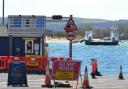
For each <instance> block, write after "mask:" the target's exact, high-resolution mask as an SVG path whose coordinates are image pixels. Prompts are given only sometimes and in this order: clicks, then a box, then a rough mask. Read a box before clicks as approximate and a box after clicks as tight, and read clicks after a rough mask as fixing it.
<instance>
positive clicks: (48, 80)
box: [45, 65, 51, 85]
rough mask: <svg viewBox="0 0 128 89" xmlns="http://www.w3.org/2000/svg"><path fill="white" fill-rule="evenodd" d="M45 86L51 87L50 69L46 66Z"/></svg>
mask: <svg viewBox="0 0 128 89" xmlns="http://www.w3.org/2000/svg"><path fill="white" fill-rule="evenodd" d="M45 85H51V77H50V69H49V66H48V65H47V66H46V74H45Z"/></svg>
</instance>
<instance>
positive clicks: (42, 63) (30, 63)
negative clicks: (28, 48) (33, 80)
mask: <svg viewBox="0 0 128 89" xmlns="http://www.w3.org/2000/svg"><path fill="white" fill-rule="evenodd" d="M24 61H25V64H26V69H27V71H28V72H42V71H45V69H46V65H47V59H46V58H30V57H25V59H24Z"/></svg>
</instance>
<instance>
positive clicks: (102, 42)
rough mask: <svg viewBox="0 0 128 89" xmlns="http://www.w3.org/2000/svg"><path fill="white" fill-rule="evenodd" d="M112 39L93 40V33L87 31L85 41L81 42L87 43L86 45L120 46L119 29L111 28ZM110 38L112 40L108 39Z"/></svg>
mask: <svg viewBox="0 0 128 89" xmlns="http://www.w3.org/2000/svg"><path fill="white" fill-rule="evenodd" d="M111 29H112V30H111V37H105V39H103V40H102V39H93V37H92V35H93V32H92V31H86V33H85V37H84V40H82V41H81V42H85V45H118V44H119V35H118V32H117V29H118V28H117V27H115V26H114V27H112V28H111ZM108 38H110V39H108Z"/></svg>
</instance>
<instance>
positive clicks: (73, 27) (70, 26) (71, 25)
mask: <svg viewBox="0 0 128 89" xmlns="http://www.w3.org/2000/svg"><path fill="white" fill-rule="evenodd" d="M72 18H73V17H72V15H71V16H70V18H69V20H68V21H67V24H66V26H65V27H64V30H66V31H72V30H77V27H76V25H75V23H74V21H73V19H72Z"/></svg>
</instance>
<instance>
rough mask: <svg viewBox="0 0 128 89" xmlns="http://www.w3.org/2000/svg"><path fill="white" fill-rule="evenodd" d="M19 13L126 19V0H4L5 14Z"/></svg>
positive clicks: (127, 17)
mask: <svg viewBox="0 0 128 89" xmlns="http://www.w3.org/2000/svg"><path fill="white" fill-rule="evenodd" d="M1 5H2V0H0V6H1ZM0 12H2V9H0ZM19 14H21V15H46V16H52V15H63V16H69V15H70V14H72V15H73V16H74V17H82V18H98V19H108V20H119V19H128V0H5V16H8V15H19ZM1 16H2V14H0V17H1Z"/></svg>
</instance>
